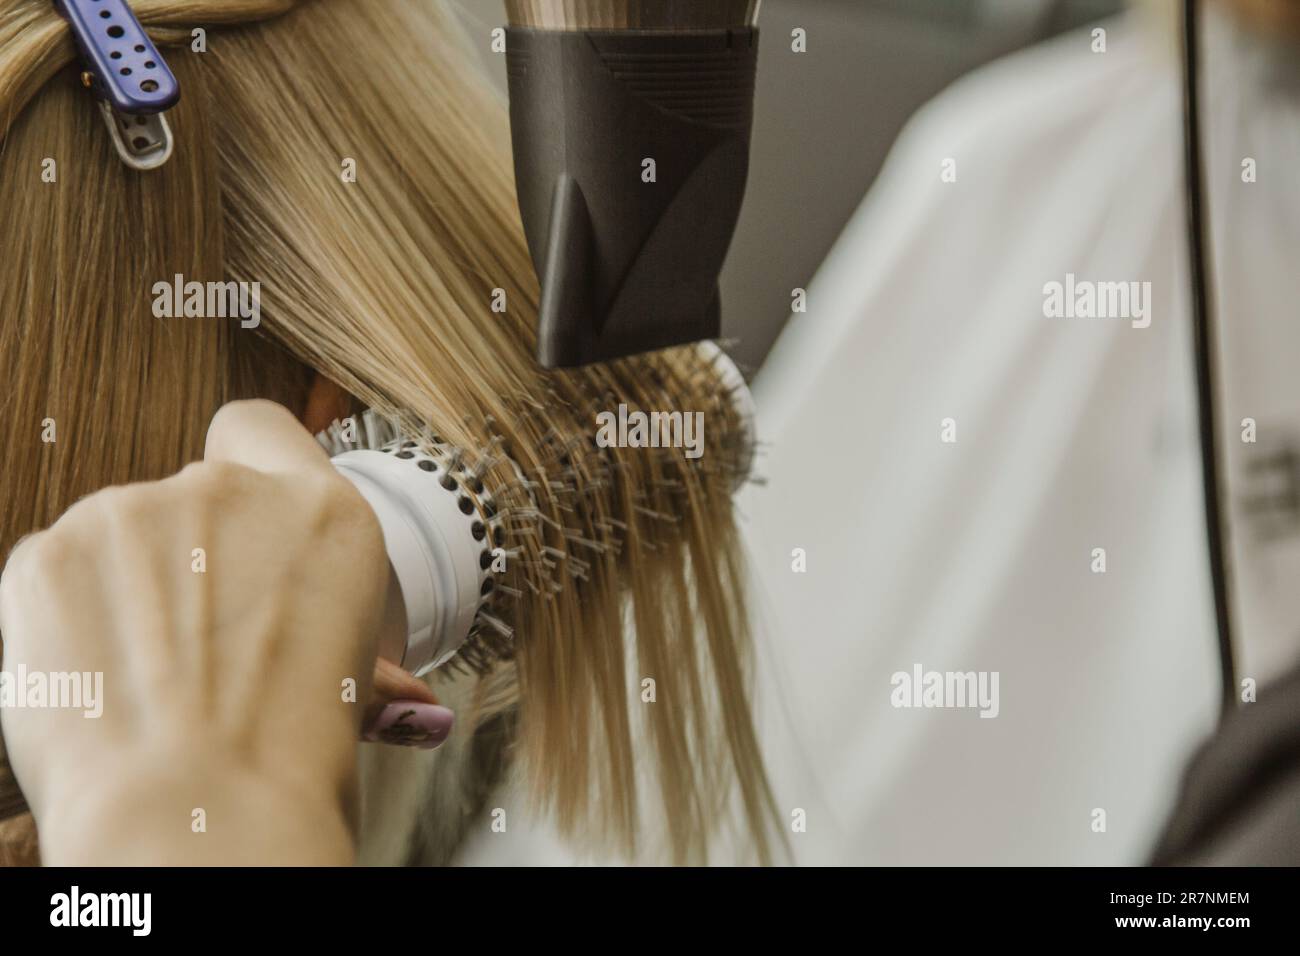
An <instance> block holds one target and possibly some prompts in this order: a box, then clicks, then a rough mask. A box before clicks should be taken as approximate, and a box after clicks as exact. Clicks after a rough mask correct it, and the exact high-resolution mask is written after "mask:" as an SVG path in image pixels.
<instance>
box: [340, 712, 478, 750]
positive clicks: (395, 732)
mask: <svg viewBox="0 0 1300 956" xmlns="http://www.w3.org/2000/svg"><path fill="white" fill-rule="evenodd" d="M455 722H456V715H455V714H454V713H453V712H452V711H451V709H450V708H447V707H440V706H439V705H437V704H426V703H423V702H422V701H414V700H395V701H393V702H392V703H390V704H387V705H386V706H385V707H384V709H383V710H381V711H380V712H379V716H378V717H376V718H375V720H374V722H373V723H371V724H370V726H369V727H367V728H366V731H365V733H364V734H363V735H362V738H361V739H362V740H367V741H370V742H372V743H373V742H379V743H385V744H396V745H397V746H400V747H419V748H420V749H421V750H432V749H433V748H435V747H437V746H440V745H441V744H442V742H443V741H444V740H446V739H447V737H448V736H449V735H450V734H451V727H452V724H454V723H455Z"/></svg>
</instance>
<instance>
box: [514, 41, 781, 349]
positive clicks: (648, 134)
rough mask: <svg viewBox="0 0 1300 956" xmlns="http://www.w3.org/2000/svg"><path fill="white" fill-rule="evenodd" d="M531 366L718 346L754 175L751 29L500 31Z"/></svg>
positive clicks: (754, 49) (754, 45) (754, 53)
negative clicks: (726, 266) (726, 267)
mask: <svg viewBox="0 0 1300 956" xmlns="http://www.w3.org/2000/svg"><path fill="white" fill-rule="evenodd" d="M507 42H508V59H509V73H510V120H511V127H512V131H513V138H514V158H515V179H516V187H517V192H518V196H519V207H520V211H521V213H522V215H523V221H524V229H525V232H526V233H527V236H528V245H529V251H530V252H531V254H532V258H533V264H534V266H535V267H536V269H537V274H538V277H539V278H540V280H541V283H542V302H541V315H540V317H539V327H538V360H539V361H540V362H541V363H542V365H544V366H546V367H547V368H556V367H567V366H575V365H585V364H587V363H590V362H598V361H606V360H609V359H614V358H619V357H622V356H626V355H633V354H636V353H640V352H649V351H653V350H655V349H661V348H667V347H669V346H673V345H683V344H686V343H688V342H695V341H700V340H702V339H712V338H717V337H718V335H719V334H720V331H721V328H720V326H721V308H720V302H719V297H718V276H719V274H720V273H721V271H722V264H723V261H724V260H725V258H726V255H727V249H728V248H729V246H730V245H731V238H732V235H733V233H734V232H735V228H736V222H737V220H738V219H739V217H740V207H741V203H742V201H743V199H744V194H745V182H746V179H747V176H748V172H749V143H750V136H751V132H752V129H753V107H754V77H755V69H756V65H757V52H758V31H757V29H756V28H753V27H739V28H733V29H714V30H693V31H687V32H671V31H644V30H609V31H604V30H535V29H527V28H518V27H512V28H511V29H510V30H509V32H508V41H507Z"/></svg>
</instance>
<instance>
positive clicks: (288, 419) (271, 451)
mask: <svg viewBox="0 0 1300 956" xmlns="http://www.w3.org/2000/svg"><path fill="white" fill-rule="evenodd" d="M203 458H204V460H205V461H227V462H232V463H234V464H238V465H245V466H247V467H249V468H255V469H257V470H258V471H264V472H286V471H289V472H299V471H317V470H321V469H327V468H330V463H329V456H328V455H326V454H325V449H323V448H321V446H320V445H319V444H318V443H317V441H316V439H315V438H313V437H312V436H311V434H310V433H309V432H308V431H307V429H306V428H304V427H303V425H302V423H301V422H299V421H298V419H296V418H294V417H293V414H292V413H291V412H290V411H289V410H288V409H287V408H285V407H284V406H283V405H277V404H276V403H275V402H268V401H265V400H262V399H257V400H253V401H241V402H230V403H229V404H227V405H223V406H222V407H221V408H219V409H218V410H217V413H216V414H215V415H213V416H212V423H211V424H210V425H209V426H208V441H207V447H206V449H205V450H204V453H203Z"/></svg>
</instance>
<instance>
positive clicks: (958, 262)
mask: <svg viewBox="0 0 1300 956" xmlns="http://www.w3.org/2000/svg"><path fill="white" fill-rule="evenodd" d="M1102 26H1103V27H1104V28H1105V31H1106V36H1105V51H1104V52H1094V46H1095V44H1096V37H1095V36H1094V35H1093V34H1092V33H1091V31H1087V30H1086V31H1081V32H1076V33H1072V34H1069V35H1066V36H1064V37H1062V38H1060V39H1058V40H1055V41H1053V42H1051V43H1049V44H1045V45H1043V46H1040V47H1037V48H1034V49H1032V50H1030V51H1028V52H1025V53H1021V54H1018V55H1015V56H1013V57H1010V58H1007V59H1005V60H1003V61H1000V62H998V63H995V64H993V65H991V66H989V67H987V68H984V69H982V70H980V71H978V72H977V73H975V74H973V75H971V76H970V77H968V78H967V79H965V80H963V81H961V82H959V83H958V84H957V85H955V86H954V87H953V88H951V89H950V90H949V91H947V92H945V93H944V94H943V95H941V96H940V97H939V98H938V99H937V100H935V101H934V102H933V103H931V104H930V105H929V106H927V107H926V108H925V109H924V110H922V111H921V113H919V114H918V115H917V116H916V118H915V119H914V120H913V122H912V123H911V124H910V126H909V128H908V129H907V130H906V131H905V132H904V134H903V135H902V137H901V138H900V140H899V141H898V143H897V145H896V147H895V149H894V151H893V154H892V156H891V158H890V160H889V162H888V164H887V166H886V168H885V170H884V171H883V172H882V174H881V176H880V178H879V180H878V181H877V183H876V184H875V186H874V187H873V189H872V191H871V193H870V194H869V195H868V196H867V198H866V200H865V202H864V203H863V205H862V207H861V208H860V210H859V211H858V212H857V213H856V214H855V215H854V217H853V219H852V221H851V222H850V224H849V225H848V227H847V228H846V230H845V232H844V234H843V236H842V238H841V239H840V240H839V242H838V244H837V245H836V247H835V248H834V250H833V252H832V254H831V255H830V256H829V258H828V259H827V261H826V262H825V264H824V266H823V267H822V268H821V269H820V271H819V272H818V274H817V275H816V277H815V279H814V280H813V281H812V282H811V283H809V284H808V288H807V311H806V312H804V313H799V314H796V315H794V316H793V317H792V318H791V320H790V322H789V324H788V326H787V328H786V330H785V332H784V333H783V335H782V337H781V339H780V340H779V342H778V344H777V346H776V348H775V350H774V351H773V353H772V354H771V356H770V358H769V359H768V361H767V363H766V364H765V365H764V366H763V368H762V369H761V370H760V372H759V374H758V376H757V379H756V381H755V384H754V394H755V399H756V401H757V405H758V409H759V418H758V428H759V433H760V437H761V439H762V441H763V442H764V446H765V447H764V450H763V454H762V456H761V458H760V460H759V462H758V466H757V470H758V472H759V473H760V474H761V475H762V476H763V477H764V478H765V479H766V484H764V485H761V486H751V487H749V488H748V489H747V490H746V491H745V492H744V493H742V495H741V498H740V507H741V509H742V511H743V512H744V514H745V522H744V523H745V528H746V532H747V538H748V543H749V546H750V557H751V561H752V563H753V565H754V573H755V586H754V588H753V594H752V599H753V602H754V617H755V620H756V622H757V624H758V627H759V631H760V633H759V645H760V646H759V654H758V671H759V683H760V693H759V699H758V711H759V714H758V720H759V724H760V733H761V735H762V740H763V745H764V749H765V755H766V759H767V762H768V766H769V770H770V773H771V777H772V781H773V784H774V787H775V791H776V797H777V802H778V805H779V808H780V812H781V814H782V819H783V820H784V823H785V826H786V828H787V830H788V831H789V840H790V845H791V847H792V850H793V853H794V862H796V863H801V864H989V863H992V864H1137V863H1141V862H1143V861H1144V860H1145V859H1146V856H1147V854H1148V853H1149V851H1150V849H1151V847H1152V844H1153V842H1154V840H1155V838H1156V836H1157V834H1158V832H1159V828H1160V826H1161V825H1162V823H1163V821H1164V818H1165V816H1166V815H1167V813H1168V811H1169V809H1170V804H1171V801H1172V799H1173V796H1174V793H1175V788H1176V786H1177V784H1178V780H1179V777H1180V774H1181V772H1182V768H1183V765H1184V763H1185V761H1186V759H1187V758H1188V756H1189V755H1190V754H1191V752H1192V750H1193V748H1194V747H1195V746H1196V744H1197V743H1198V742H1199V741H1200V740H1201V739H1203V738H1204V737H1205V736H1206V735H1207V734H1209V733H1210V732H1211V731H1212V730H1213V727H1214V723H1215V720H1216V715H1217V709H1218V694H1219V671H1218V658H1217V648H1216V637H1215V631H1214V615H1213V602H1212V597H1211V593H1210V584H1209V572H1208V564H1207V558H1206V545H1205V530H1204V528H1205V525H1204V516H1203V510H1202V509H1203V504H1202V497H1201V494H1202V492H1201V485H1200V470H1199V469H1200V465H1199V458H1198V454H1199V452H1198V443H1197V431H1196V423H1197V419H1196V409H1195V392H1194V371H1193V351H1192V340H1191V330H1190V321H1191V319H1190V314H1189V309H1188V293H1187V285H1188V278H1187V266H1186V251H1185V250H1186V245H1185V242H1186V240H1185V227H1184V202H1183V193H1182V159H1181V155H1182V154H1181V143H1182V131H1181V125H1180V124H1181V98H1180V97H1181V92H1180V86H1179V64H1178V60H1177V58H1176V45H1175V44H1176V39H1175V30H1174V26H1175V25H1174V24H1172V23H1169V24H1159V23H1153V22H1146V21H1145V20H1142V19H1141V18H1140V17H1138V16H1136V15H1134V16H1130V17H1127V18H1125V19H1123V20H1120V21H1112V22H1108V23H1104V24H1102ZM1213 27H1214V29H1213V34H1214V35H1213V36H1212V37H1211V38H1210V43H1209V47H1210V48H1209V50H1208V51H1207V58H1208V60H1209V62H1208V63H1207V64H1206V69H1207V76H1206V79H1205V84H1204V85H1205V88H1206V96H1207V98H1208V102H1207V104H1206V108H1207V113H1208V121H1207V122H1208V129H1207V158H1206V159H1207V163H1208V181H1209V183H1210V184H1211V191H1212V210H1211V214H1212V221H1213V225H1214V236H1213V254H1214V257H1215V272H1214V283H1215V288H1216V290H1217V293H1218V300H1219V302H1220V306H1221V311H1220V322H1221V326H1222V332H1223V335H1222V341H1221V343H1220V350H1221V351H1220V367H1221V370H1222V373H1223V375H1224V377H1225V379H1226V385H1225V391H1224V395H1223V399H1222V401H1221V403H1220V404H1221V408H1220V419H1221V421H1222V429H1221V438H1222V441H1223V444H1224V446H1225V448H1226V451H1227V453H1228V455H1229V456H1230V483H1231V484H1230V487H1231V491H1230V494H1229V496H1228V497H1229V500H1230V511H1231V516H1232V523H1233V541H1234V565H1235V583H1236V588H1235V594H1236V607H1237V614H1236V620H1237V623H1238V628H1239V632H1240V638H1241V639H1240V645H1241V646H1240V648H1239V656H1240V664H1241V667H1240V669H1241V672H1242V675H1243V676H1246V677H1250V678H1253V679H1254V680H1256V681H1258V682H1259V683H1260V684H1261V685H1262V684H1264V683H1265V682H1266V681H1267V679H1268V678H1269V677H1270V676H1271V675H1275V674H1277V673H1278V672H1279V671H1281V670H1282V669H1283V668H1284V667H1285V666H1286V665H1287V664H1288V663H1291V662H1293V661H1294V660H1295V659H1296V657H1297V654H1298V652H1300V499H1297V500H1292V499H1291V497H1290V496H1291V495H1292V494H1293V493H1295V492H1296V491H1297V489H1300V255H1298V253H1300V176H1298V175H1297V169H1298V168H1300V70H1298V69H1297V67H1296V63H1295V61H1296V60H1298V59H1300V57H1297V56H1296V55H1295V53H1294V52H1292V53H1291V54H1290V57H1289V59H1288V56H1287V55H1286V54H1284V53H1278V52H1274V51H1269V50H1267V49H1264V48H1263V47H1262V46H1261V45H1260V44H1257V43H1254V42H1253V41H1248V40H1247V39H1246V38H1244V37H1243V36H1241V35H1239V34H1237V33H1235V32H1234V30H1233V29H1232V28H1230V27H1229V25H1228V24H1226V23H1223V22H1218V21H1216V22H1215V24H1214V25H1213ZM862 109H863V113H862V115H861V116H858V117H853V118H846V121H850V119H851V121H853V122H869V121H870V113H869V104H865V103H864V104H863V107H862ZM1247 159H1249V160H1253V163H1248V164H1246V166H1243V162H1244V161H1245V160H1247ZM950 161H951V162H950ZM1247 167H1249V168H1250V170H1251V171H1253V178H1254V181H1253V182H1246V181H1243V173H1247ZM954 170H955V181H945V180H946V179H948V180H951V179H953V177H952V175H951V172H952V171H954ZM945 172H948V173H949V175H948V176H945ZM1246 178H1251V176H1250V174H1249V173H1247V176H1246ZM751 201H756V199H755V198H754V197H751ZM1069 276H1073V277H1074V279H1073V280H1069V281H1074V282H1076V283H1082V282H1097V283H1100V282H1125V283H1129V282H1136V283H1139V288H1140V287H1141V286H1140V284H1141V283H1144V282H1149V283H1150V295H1151V298H1150V301H1149V302H1146V301H1144V302H1143V308H1144V310H1147V311H1146V318H1145V319H1144V318H1141V317H1137V316H1134V317H1132V318H1127V317H1122V316H1121V317H1109V318H1101V317H1098V318H1087V317H1082V316H1077V315H1076V316H1074V317H1048V316H1046V315H1045V314H1044V304H1045V299H1046V296H1045V294H1044V288H1045V286H1047V285H1048V283H1051V282H1059V283H1062V285H1064V284H1065V283H1066V282H1067V277H1069ZM803 284H804V283H803V282H801V281H800V280H799V279H798V278H792V282H791V285H792V286H795V285H803ZM1134 304H1135V303H1131V305H1130V310H1132V308H1133V305H1134ZM1147 320H1149V324H1148V325H1147V327H1140V326H1141V325H1143V324H1144V323H1146V322H1147ZM1247 418H1249V419H1252V420H1253V421H1254V423H1255V436H1254V437H1255V438H1256V439H1257V440H1256V441H1255V442H1253V443H1245V442H1243V441H1242V439H1241V436H1242V433H1243V430H1244V429H1243V426H1242V425H1241V422H1242V420H1243V419H1247ZM945 437H947V438H955V440H951V441H945V440H944V439H945ZM796 549H801V554H802V555H803V563H804V565H805V566H806V570H803V571H798V570H795V567H796V566H798V565H799V564H800V557H799V553H797V552H796ZM1103 560H1104V565H1103V563H1102V562H1103ZM1103 566H1104V571H1103V570H1101V568H1102V567H1103ZM918 666H919V667H920V668H921V669H922V670H923V671H924V672H930V671H935V672H940V673H944V672H960V673H964V672H976V673H985V674H992V673H993V672H996V673H997V675H998V685H997V688H998V694H997V707H996V716H990V717H981V716H980V710H979V709H978V708H970V707H966V708H957V707H943V708H939V707H896V706H894V704H893V702H891V698H892V697H893V695H894V692H895V690H896V685H895V683H894V682H893V679H894V675H895V674H897V673H899V672H905V673H907V674H909V675H910V674H912V673H913V672H914V670H915V669H916V668H917V667H918ZM988 712H989V713H990V714H992V712H993V711H992V709H989V711H988ZM524 828H525V830H526V831H527V832H521V833H517V834H516V835H515V836H514V837H513V838H512V839H511V840H509V841H501V840H494V839H493V838H492V837H490V836H486V835H484V836H483V837H482V838H481V839H474V840H472V841H471V844H470V847H469V848H468V850H467V852H466V853H465V854H464V856H463V858H462V859H463V861H464V862H474V863H489V862H515V863H529V862H534V863H558V862H565V861H566V860H567V859H569V855H568V851H567V850H565V849H564V848H563V847H562V846H561V845H560V844H559V842H558V841H557V840H555V839H554V838H553V836H551V835H548V834H547V832H546V831H545V828H544V827H542V826H541V825H540V824H538V823H536V822H535V821H533V822H529V823H526V824H525V826H524ZM507 843H508V845H507Z"/></svg>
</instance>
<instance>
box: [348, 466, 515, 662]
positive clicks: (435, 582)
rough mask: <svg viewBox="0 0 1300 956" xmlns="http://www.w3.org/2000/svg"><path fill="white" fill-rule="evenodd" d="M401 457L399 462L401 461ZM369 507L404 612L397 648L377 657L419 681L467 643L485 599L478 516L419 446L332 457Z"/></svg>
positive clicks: (486, 547)
mask: <svg viewBox="0 0 1300 956" xmlns="http://www.w3.org/2000/svg"><path fill="white" fill-rule="evenodd" d="M399 455H400V456H403V457H399ZM333 461H334V467H335V468H337V469H338V470H339V472H340V474H342V475H343V476H344V477H346V478H347V479H348V480H349V481H351V482H352V483H353V484H354V485H355V486H356V487H357V490H358V491H360V492H361V494H362V496H363V497H364V498H365V499H366V501H367V502H369V503H370V507H371V508H372V509H374V512H375V516H376V517H377V518H378V519H379V526H380V528H381V529H383V533H384V544H385V546H386V548H387V550H388V560H389V563H390V564H391V565H392V569H393V575H394V577H395V578H396V580H397V586H398V588H399V589H400V592H401V600H402V603H403V605H404V606H405V611H406V640H405V643H404V646H403V647H402V648H396V647H387V648H381V655H382V656H384V657H387V658H388V659H389V660H393V661H395V662H396V663H398V664H400V665H401V666H402V667H403V668H404V669H405V670H408V671H410V672H411V673H413V674H415V675H416V676H420V675H422V674H424V673H427V672H428V671H430V670H432V669H433V668H435V667H437V666H438V665H440V664H442V663H444V662H446V661H447V660H448V659H449V658H450V657H451V656H452V655H453V654H455V653H456V651H457V650H458V649H459V648H460V646H461V644H463V643H464V642H465V639H466V637H468V635H469V632H470V627H471V626H472V625H473V623H474V615H475V613H476V612H477V611H478V608H479V605H480V603H481V602H482V599H483V594H482V591H483V586H484V585H483V582H484V580H486V579H487V578H488V577H489V573H488V571H487V570H486V569H485V568H484V567H483V564H484V563H485V562H484V560H483V557H482V555H483V553H484V552H485V551H488V550H489V547H490V545H489V544H488V542H487V540H486V539H484V540H476V539H475V535H474V530H473V529H474V524H475V522H476V520H477V515H476V514H466V513H463V512H462V510H461V506H460V502H461V500H462V496H461V495H459V494H457V493H456V491H454V490H448V489H447V488H446V487H444V485H443V484H442V480H443V479H444V478H445V477H446V472H445V469H444V467H443V466H442V465H440V464H439V463H437V462H436V461H435V459H433V458H431V457H430V456H428V455H425V454H423V453H421V452H420V451H419V450H417V449H414V448H412V449H407V450H402V451H398V450H397V449H393V450H391V451H349V452H345V453H343V454H342V455H339V456H337V457H335V458H334V459H333Z"/></svg>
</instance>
